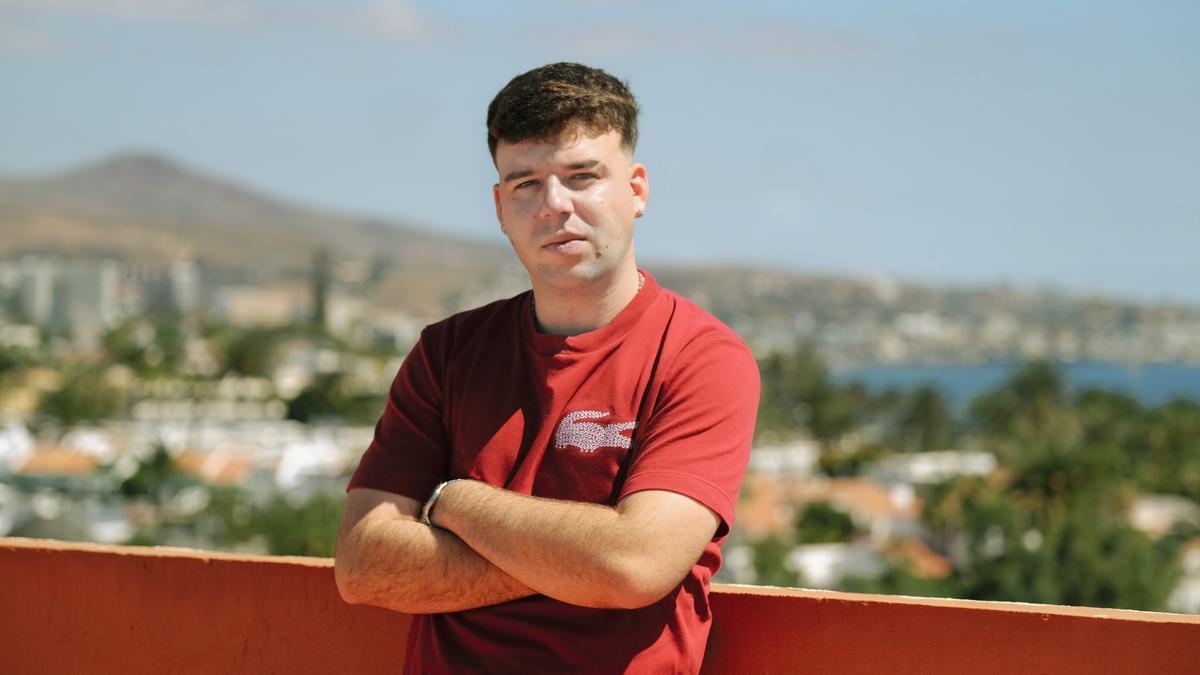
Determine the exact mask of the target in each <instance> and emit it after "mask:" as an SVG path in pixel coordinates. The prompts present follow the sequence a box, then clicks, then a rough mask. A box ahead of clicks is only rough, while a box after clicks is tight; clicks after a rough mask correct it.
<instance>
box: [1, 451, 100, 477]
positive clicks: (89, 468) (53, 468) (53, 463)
mask: <svg viewBox="0 0 1200 675" xmlns="http://www.w3.org/2000/svg"><path fill="white" fill-rule="evenodd" d="M95 470H96V458H95V457H92V456H91V455H89V454H87V453H83V452H79V451H78V450H70V449H68V448H47V449H39V450H38V451H37V452H34V453H33V454H31V455H29V457H28V458H27V459H26V460H25V463H24V464H22V465H21V466H20V467H19V468H18V469H17V473H19V474H23V475H26V476H81V475H86V474H89V473H92V472H93V471H95Z"/></svg>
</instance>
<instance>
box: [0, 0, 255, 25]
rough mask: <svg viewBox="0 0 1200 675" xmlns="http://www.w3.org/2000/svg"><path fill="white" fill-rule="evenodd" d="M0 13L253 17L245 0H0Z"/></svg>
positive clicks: (237, 20) (222, 20)
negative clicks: (227, 0) (230, 0)
mask: <svg viewBox="0 0 1200 675" xmlns="http://www.w3.org/2000/svg"><path fill="white" fill-rule="evenodd" d="M0 12H13V13H20V14H29V15H41V16H47V15H49V16H53V15H59V16H90V17H105V18H114V19H123V20H128V21H139V20H146V19H174V20H188V21H201V22H205V23H213V24H241V23H246V22H248V21H250V20H252V19H253V18H254V17H255V11H254V10H253V9H252V8H251V7H250V6H249V5H248V4H247V3H244V2H243V3H239V2H211V1H208V0H0Z"/></svg>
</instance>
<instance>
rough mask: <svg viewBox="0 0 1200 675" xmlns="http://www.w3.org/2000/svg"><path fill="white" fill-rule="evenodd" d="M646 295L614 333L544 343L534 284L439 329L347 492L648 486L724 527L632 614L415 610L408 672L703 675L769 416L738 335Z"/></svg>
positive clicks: (685, 306)
mask: <svg viewBox="0 0 1200 675" xmlns="http://www.w3.org/2000/svg"><path fill="white" fill-rule="evenodd" d="M645 277H646V282H645V285H644V287H643V288H642V289H641V290H640V291H639V292H638V294H637V295H636V296H635V297H634V299H633V301H632V302H630V304H629V305H628V306H626V307H625V309H623V310H622V311H621V312H620V313H619V314H618V315H617V316H616V318H615V319H614V320H613V321H612V322H611V323H609V324H608V325H606V326H604V327H603V328H600V329H597V330H595V331H591V332H588V333H584V334H581V335H576V336H571V337H562V336H551V335H544V334H541V333H538V332H537V331H536V329H535V328H534V325H533V320H532V314H531V311H530V298H531V294H530V293H528V292H526V293H523V294H521V295H518V296H516V297H514V298H510V299H508V300H501V301H498V302H494V303H492V304H489V305H486V306H484V307H481V308H479V309H475V310H471V311H468V312H463V313H461V314H457V315H455V316H452V317H450V318H448V319H446V320H444V321H441V322H439V323H436V324H433V325H431V326H429V327H427V328H426V329H425V330H424V332H423V333H422V334H421V339H420V341H419V342H418V344H417V345H416V346H415V347H414V348H413V350H412V352H411V353H410V354H409V355H408V357H407V358H406V359H405V361H404V365H403V366H401V368H400V372H399V373H398V374H397V376H396V380H395V382H394V383H393V385H392V389H391V393H390V395H389V397H388V405H387V408H386V410H385V411H384V414H383V416H382V418H381V419H380V420H379V424H378V426H377V427H376V430H375V439H374V441H373V442H372V443H371V445H370V447H369V448H368V449H367V451H366V453H364V455H363V458H362V461H361V463H360V464H359V467H358V470H357V471H356V472H355V474H354V477H353V478H352V479H351V481H350V488H355V487H368V488H375V489H378V490H385V491H388V492H392V493H396V494H400V495H404V496H407V497H411V498H412V499H415V500H417V501H424V500H425V499H426V498H427V497H428V496H429V493H430V491H431V490H432V489H433V488H434V486H436V485H437V484H438V483H439V482H441V481H443V480H447V479H449V478H473V479H476V480H481V481H484V482H487V483H490V484H492V485H497V486H500V487H504V488H506V489H509V490H513V491H515V492H519V493H522V494H532V495H535V496H539V497H549V498H554V499H566V500H572V501H580V502H592V503H597V504H607V505H610V506H615V505H616V504H617V502H618V501H619V500H620V499H621V498H622V497H624V496H625V495H628V494H630V493H633V492H637V491H639V490H670V491H672V492H677V493H680V494H683V495H687V496H688V497H691V498H693V499H695V500H696V501H698V502H700V503H701V504H704V505H705V506H707V507H708V508H709V509H712V510H713V511H714V512H715V513H716V514H717V515H719V516H720V517H721V520H722V524H721V526H720V527H719V528H718V531H717V534H716V536H715V537H714V538H713V540H712V541H711V542H709V544H708V546H707V547H706V548H705V550H704V553H703V554H702V555H701V556H700V559H699V560H698V561H697V562H696V564H695V565H694V566H693V567H692V569H691V571H690V572H689V573H688V575H687V577H685V578H684V580H683V581H682V582H681V583H680V585H679V587H678V588H676V589H675V590H674V591H673V592H671V593H669V594H668V595H667V596H666V597H664V598H663V599H662V600H660V601H659V602H657V603H655V604H653V605H650V606H648V607H645V608H642V609H636V610H619V609H593V608H586V607H578V606H574V605H570V604H567V603H564V602H560V601H558V600H555V599H553V598H549V597H546V596H543V595H535V596H531V597H528V598H523V599H519V600H514V601H511V602H505V603H501V604H499V605H493V606H490V607H482V608H479V609H474V610H468V611H463V612H453V613H447V614H431V615H420V616H416V617H414V619H413V624H412V629H411V632H410V634H409V645H408V664H407V668H406V670H407V671H408V672H418V673H437V672H453V673H465V672H514V673H515V672H522V673H533V672H573V673H582V672H597V673H619V672H636V673H666V672H680V673H691V672H696V671H698V670H699V668H700V663H701V660H702V659H703V656H704V647H705V644H706V642H707V639H708V630H709V626H710V622H711V615H710V613H709V605H708V589H709V579H710V578H711V577H712V575H713V574H714V573H715V572H716V571H717V568H718V567H720V564H721V551H720V544H721V542H722V541H723V540H724V539H725V535H726V533H727V532H728V526H729V524H730V523H732V522H733V516H734V504H735V503H736V502H737V495H738V489H739V487H740V485H741V481H742V476H743V474H744V473H745V470H746V463H747V461H748V459H749V454H750V441H751V437H752V435H753V432H754V418H755V413H756V411H757V407H758V394H759V379H758V368H757V365H756V364H755V362H754V358H753V356H752V355H751V353H750V350H749V349H748V348H747V347H746V345H745V344H744V343H743V342H742V341H741V340H740V339H739V338H738V337H737V335H736V334H734V333H733V331H732V330H730V329H729V328H728V327H727V326H725V325H724V324H722V323H721V322H720V321H718V320H716V319H715V318H713V317H712V316H710V315H709V314H708V313H706V312H705V311H704V310H702V309H700V308H699V307H697V306H696V305H695V304H693V303H691V302H690V301H688V300H686V299H684V298H682V297H680V296H678V295H676V294H674V293H672V292H670V291H668V290H666V289H663V288H660V287H659V286H658V285H657V284H656V283H655V282H654V279H653V278H652V277H651V276H650V275H649V274H646V275H645Z"/></svg>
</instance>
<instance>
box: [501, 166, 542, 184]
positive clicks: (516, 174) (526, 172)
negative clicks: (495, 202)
mask: <svg viewBox="0 0 1200 675" xmlns="http://www.w3.org/2000/svg"><path fill="white" fill-rule="evenodd" d="M533 173H534V171H533V169H521V170H520V171H513V172H511V173H506V174H504V180H503V181H501V182H502V183H507V182H508V181H510V180H517V179H518V178H524V177H526V176H532V175H533Z"/></svg>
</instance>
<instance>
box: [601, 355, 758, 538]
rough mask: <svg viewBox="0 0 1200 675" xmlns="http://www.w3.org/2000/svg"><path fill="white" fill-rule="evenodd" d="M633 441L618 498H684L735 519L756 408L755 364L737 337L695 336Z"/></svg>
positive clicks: (724, 523)
mask: <svg viewBox="0 0 1200 675" xmlns="http://www.w3.org/2000/svg"><path fill="white" fill-rule="evenodd" d="M671 370H672V372H670V373H669V374H668V375H667V377H666V380H665V381H664V383H663V386H662V389H661V391H660V393H659V396H658V401H657V403H656V405H655V410H654V412H653V413H652V415H651V417H650V419H649V420H648V421H647V422H646V424H645V426H644V428H642V429H639V430H638V432H639V434H638V439H637V441H635V453H636V454H635V456H634V457H633V460H632V463H631V464H630V468H629V474H628V477H627V478H626V480H625V485H624V488H623V489H622V491H621V497H625V496H626V495H629V494H632V493H634V492H638V491H641V490H669V491H671V492H677V493H679V494H683V495H686V496H688V497H691V498H692V499H695V500H696V501H698V502H700V503H701V504H704V505H705V506H707V507H708V508H709V509H712V511H713V512H715V513H716V514H717V515H718V516H720V517H721V520H722V524H721V526H720V527H719V528H718V530H717V536H723V535H724V534H725V533H726V532H728V529H729V526H730V525H732V524H733V517H734V506H735V504H736V503H737V497H738V491H739V489H740V488H741V484H742V478H743V477H744V476H745V473H746V464H747V463H748V462H749V460H750V444H751V441H752V440H753V437H754V421H755V416H756V415H757V412H758V396H759V375H758V365H757V364H756V363H755V361H754V356H753V355H752V354H751V353H750V350H749V349H748V348H747V347H746V345H745V344H743V343H742V342H741V341H740V340H738V339H737V338H736V337H734V336H732V335H717V336H712V337H709V336H706V337H702V338H698V339H697V340H695V341H693V342H692V343H690V344H689V345H687V347H685V348H684V349H683V350H681V351H680V353H679V355H678V357H677V358H676V359H675V366H674V367H673V368H672V369H671Z"/></svg>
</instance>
